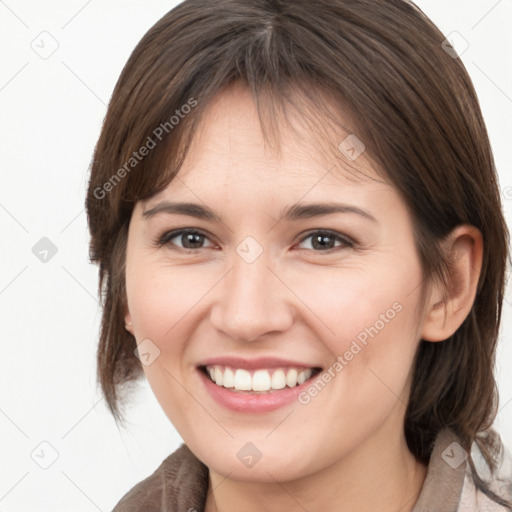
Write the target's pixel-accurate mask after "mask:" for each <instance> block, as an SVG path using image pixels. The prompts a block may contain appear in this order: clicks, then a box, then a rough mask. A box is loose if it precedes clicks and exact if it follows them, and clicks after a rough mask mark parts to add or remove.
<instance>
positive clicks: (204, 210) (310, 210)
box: [142, 201, 378, 223]
mask: <svg viewBox="0 0 512 512" xmlns="http://www.w3.org/2000/svg"><path fill="white" fill-rule="evenodd" d="M159 213H168V214H180V215H188V216H189V217H196V218H198V219H204V220H211V221H216V222H223V220H222V218H221V217H220V215H218V214H217V213H215V212H214V211H213V210H212V209H210V208H208V207H207V206H203V205H200V204H196V203H173V202H170V201H162V202H160V203H158V204H157V205H155V206H154V207H153V208H151V209H150V210H146V211H144V212H142V215H143V217H144V218H145V219H150V218H151V217H154V216H155V215H157V214H159ZM332 213H355V214H357V215H360V216H362V217H364V218H366V219H369V220H371V221H372V222H376V223H378V221H377V219H376V218H375V217H374V216H373V215H372V214H371V213H369V212H367V211H366V210H363V209H361V208H358V207H357V206H352V205H347V204H341V203H309V204H300V203H297V204H294V205H291V206H289V207H287V208H285V209H284V210H283V211H282V212H281V216H280V218H279V221H282V220H287V221H294V220H303V219H311V218H313V217H320V216H322V215H329V214H332Z"/></svg>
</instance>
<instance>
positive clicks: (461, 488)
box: [113, 429, 512, 512]
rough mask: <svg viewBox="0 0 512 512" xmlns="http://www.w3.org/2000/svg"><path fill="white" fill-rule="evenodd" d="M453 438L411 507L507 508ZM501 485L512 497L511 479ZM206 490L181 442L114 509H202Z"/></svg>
mask: <svg viewBox="0 0 512 512" xmlns="http://www.w3.org/2000/svg"><path fill="white" fill-rule="evenodd" d="M452 443H457V437H456V436H455V434H453V432H451V431H450V430H447V429H445V430H443V431H441V432H440V433H439V435H438V437H437V439H436V442H435V444H434V449H433V451H432V455H431V457H430V462H429V465H428V470H427V476H426V478H425V482H424V484H423V487H422V489H421V492H420V495H419V497H418V500H417V502H416V505H415V506H414V509H413V511H412V512H473V511H480V512H505V511H506V510H508V509H506V508H505V507H503V506H500V505H498V504H496V503H495V502H493V501H492V500H490V499H489V498H488V497H487V496H485V495H484V494H483V493H481V492H480V491H477V490H476V489H475V487H474V485H473V483H472V477H471V473H470V470H469V465H468V464H467V460H463V457H464V452H463V451H461V450H462V449H461V448H460V445H457V444H452ZM477 467H478V466H477ZM479 473H480V470H479ZM499 490H500V495H502V496H506V497H507V498H508V499H510V495H511V493H512V481H510V480H509V481H508V483H505V484H504V485H502V486H501V488H500V489H499ZM207 491H208V468H207V467H206V466H205V465H204V464H203V463H202V462H201V461H200V460H199V459H198V458H197V457H196V456H195V455H194V454H193V453H192V452H191V451H190V449H189V448H188V447H187V446H186V445H185V444H182V445H181V446H180V447H179V448H178V449H177V450H176V451H175V452H174V453H172V454H171V455H169V457H167V458H166V459H165V460H164V461H163V462H162V464H161V465H160V466H159V467H158V468H157V469H156V471H155V472H154V473H153V474H152V475H150V476H149V477H147V478H146V479H145V480H142V481H141V482H139V483H138V484H137V485H136V486H135V487H133V488H132V489H131V490H130V491H129V492H128V493H127V494H126V495H125V496H124V497H123V498H122V499H121V501H120V502H119V503H118V504H117V505H116V507H115V508H114V510H113V512H204V507H205V502H206V494H207Z"/></svg>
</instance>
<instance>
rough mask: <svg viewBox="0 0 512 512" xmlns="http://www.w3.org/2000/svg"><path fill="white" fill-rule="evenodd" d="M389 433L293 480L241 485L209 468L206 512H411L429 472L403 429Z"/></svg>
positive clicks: (381, 434)
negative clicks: (407, 442)
mask: <svg viewBox="0 0 512 512" xmlns="http://www.w3.org/2000/svg"><path fill="white" fill-rule="evenodd" d="M395 427H396V425H395ZM389 434H390V432H389V431H388V432H380V433H377V434H376V435H374V436H373V437H371V438H369V439H367V440H366V441H365V442H364V443H363V444H362V445H360V446H358V447H357V448H356V449H354V450H353V451H352V452H351V453H350V454H348V455H347V456H346V457H343V458H342V459H341V460H339V461H337V462H336V463H335V464H333V465H331V466H329V467H327V468H324V469H323V470H322V471H320V472H317V473H315V474H311V475H308V476H306V477H303V478H300V479H298V480H293V481H287V482H277V481H275V482H273V483H250V482H242V481H236V480H232V479H229V478H225V477H224V476H222V475H220V474H217V473H215V472H214V471H212V470H211V469H210V478H209V480H210V483H209V487H208V496H207V500H206V507H205V512H231V511H235V510H244V512H261V511H262V510H265V511H266V512H274V511H275V512H277V511H282V510H287V511H289V512H304V510H323V511H324V512H330V511H333V512H334V511H336V512H348V511H353V510H358V511H361V512H365V511H372V512H373V511H374V510H379V511H380V512H388V511H389V512H396V511H397V510H400V512H411V511H412V509H413V508H414V505H415V503H416V501H417V499H418V496H419V494H420V492H421V488H422V486H423V482H424V480H425V476H426V471H427V468H426V466H424V465H422V464H420V463H419V462H417V461H416V459H415V458H414V456H413V455H412V453H411V452H410V451H409V449H408V447H407V444H406V441H405V436H404V433H403V431H402V430H401V429H398V431H397V430H396V429H394V435H393V436H392V437H390V435H389ZM212 489H213V491H212Z"/></svg>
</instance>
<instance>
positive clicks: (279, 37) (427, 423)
mask: <svg viewBox="0 0 512 512" xmlns="http://www.w3.org/2000/svg"><path fill="white" fill-rule="evenodd" d="M86 206H87V212H88V219H89V226H90V231H91V236H92V238H91V259H92V261H94V262H96V263H98V264H99V266H100V293H102V294H103V297H104V311H103V319H102V329H101V338H100V344H99V349H98V376H99V381H100V383H101V386H102V389H103V392H104V394H105V397H106V399H107V402H108V404H109V406H110V408H111V411H112V413H113V414H114V417H115V418H116V419H117V420H119V419H122V414H121V410H120V405H121V404H122V400H123V398H124V395H123V393H122V391H123V389H125V388H127V385H128V384H129V383H130V382H131V381H133V380H135V379H137V378H139V377H140V376H141V375H145V377H146V378H147V379H148V382H149V384H150V386H151V388H152V390H153V392H154V393H155V396H156V398H157V399H158V401H159V403H160V404H161V406H162V408H163V410H164V411H165V413H166V414H167V416H168V417H169V419H170V421H171V422H172V423H173V424H174V426H175V427H176V429H177V430H178V432H179V433H180V435H181V436H182V438H183V440H184V444H183V445H182V446H181V447H180V448H179V449H178V450H177V451H176V452H174V453H173V454H171V455H170V456H169V457H168V458H167V459H166V460H165V461H164V462H163V463H162V465H161V466H160V467H159V468H157V470H156V471H155V473H153V475H151V476H149V477H148V478H147V479H146V480H144V481H143V482H140V483H139V484H138V485H137V486H135V487H134V488H133V489H132V490H131V491H129V492H128V493H127V494H126V496H125V497H124V498H123V499H122V500H121V501H120V502H119V504H118V505H117V506H116V507H115V509H114V510H115V511H116V512H121V511H128V510H130V511H132V510H144V511H152V510H162V511H163V510H168V511H175V510H176V511H177V510H179V511H181V510H189V511H190V510H197V511H203V510H204V511H207V512H213V511H219V512H221V511H227V510H244V511H260V510H266V511H273V510H289V511H295V510H379V511H384V512H386V511H397V510H401V511H404V512H405V511H415V512H418V511H420V510H421V511H425V510H431V511H434V510H435V511H439V510H444V511H456V510H457V511H467V510H483V509H485V510H500V511H501V510H509V509H510V508H511V506H512V505H511V501H510V500H511V485H512V483H511V482H510V481H509V480H504V479H500V478H499V475H498V470H499V466H500V462H501V458H502V453H501V451H502V447H501V443H500V440H499V437H498V436H497V434H495V433H494V431H493V430H492V428H491V427H492V423H493V420H494V418H495V415H496V406H497V393H496V385H495V380H494V375H493V364H494V357H495V349H496V342H497V336H498V332H499V326H500V315H501V307H502V301H503V294H504V276H505V270H506V264H507V258H508V254H507V248H508V231H507V227H506V224H505V222H504V219H503V215H502V213H501V205H500V199H499V190H498V186H497V178H496V172H495V167H494V162H493V158H492V153H491V149H490V146H489V141H488V137H487V133H486V129H485V126H484V123H483V120H482V115H481V112H480V109H479V107H478V101H477V98H476V95H475V92H474V89H473V86H472V84H471V81H470V79H469V77H468V75H467V72H466V71H465V68H464V66H463V64H462V63H461V61H460V59H459V58H457V55H456V53H454V49H453V48H449V47H447V45H446V42H445V37H444V36H443V35H442V34H441V33H440V32H439V30H438V29H437V28H436V27H435V26H434V25H433V24H432V23H431V22H430V21H429V20H428V19H427V18H426V17H425V15H424V14H423V13H422V12H421V11H420V10H419V9H418V8H417V7H415V6H414V5H413V4H412V3H410V2H405V1H402V0H392V1H387V0H386V1H385V0H378V1H375V0H351V1H346V0H345V1H344V0H335V1H333V0H329V1H328V0H321V1H315V2H310V1H309V0H298V1H293V2H289V1H282V0H281V1H280V0H219V1H216V2H211V1H200V0H186V1H185V2H183V3H181V4H180V5H178V6H177V7H176V8H175V9H173V10H172V11H170V12H169V13H168V14H167V15H165V16H164V17H163V18H162V19H161V20H160V21H159V22H158V23H157V24H156V25H155V26H154V27H152V28H151V29H150V30H149V32H148V33H147V34H146V35H145V36H144V37H143V39H142V40H141V41H140V43H139V44H138V46H137V47H136V48H135V50H134V52H133V54H132V55H131V57H130V59H129V61H128V63H127V64H126V66H125V68H124V70H123V72H122V74H121V77H120V78H119V81H118V83H117V85H116V88H115V90H114V93H113V96H112V99H111V102H110V105H109V109H108V113H107V116H106V119H105V122H104V126H103V129H102V133H101V136H100V139H99V141H98V144H97V147H96V150H95V155H94V159H93V163H92V169H91V178H90V183H89V190H88V196H87V204H86ZM485 471H488V472H489V475H486V474H484V472H485Z"/></svg>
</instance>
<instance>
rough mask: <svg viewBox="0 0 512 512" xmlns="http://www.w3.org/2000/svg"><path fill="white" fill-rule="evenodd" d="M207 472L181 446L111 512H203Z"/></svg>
mask: <svg viewBox="0 0 512 512" xmlns="http://www.w3.org/2000/svg"><path fill="white" fill-rule="evenodd" d="M207 489H208V468H207V467H206V466H205V465H204V464H203V463H202V462H201V461H200V460H199V459H198V458H197V457H196V456H195V455H194V454H193V453H192V452H191V451H190V449H189V448H188V446H187V445H185V444H182V445H181V446H180V447H179V448H178V449H177V450H176V451H175V452H173V453H172V454H171V455H169V456H168V457H167V458H166V459H165V460H164V461H163V462H162V463H161V464H160V466H159V467H158V468H157V469H156V470H155V471H154V472H153V473H152V474H151V475H149V476H148V477H147V478H145V479H144V480H142V481H141V482H139V483H138V484H137V485H135V486H134V487H133V488H132V489H130V490H129V491H128V492H127V493H126V494H125V495H124V496H123V497H122V499H121V500H120V501H119V503H118V504H117V505H116V506H115V507H114V509H113V511H112V512H138V511H140V510H144V512H161V511H164V510H165V511H168V512H174V511H179V512H182V511H188V510H189V509H196V510H198V511H200V510H203V508H204V503H205V500H206V492H207Z"/></svg>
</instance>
